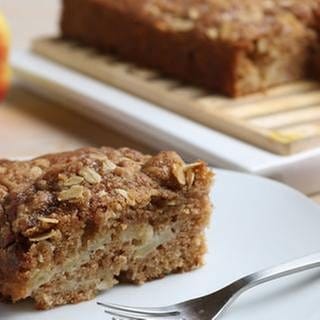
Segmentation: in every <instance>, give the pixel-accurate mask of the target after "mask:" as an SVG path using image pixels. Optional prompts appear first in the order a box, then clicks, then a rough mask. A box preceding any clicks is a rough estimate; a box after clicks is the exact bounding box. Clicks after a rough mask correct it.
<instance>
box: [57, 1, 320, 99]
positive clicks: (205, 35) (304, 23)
mask: <svg viewBox="0 0 320 320" xmlns="http://www.w3.org/2000/svg"><path fill="white" fill-rule="evenodd" d="M319 7H320V1H319V0H305V1H300V0H289V1H279V0H261V1H257V0H242V1H239V0H201V1H200V0H175V1H167V0H140V1H135V0H118V1H113V0H63V13H62V19H61V30H62V35H63V37H65V38H70V39H74V40H77V41H80V42H82V43H85V44H88V45H90V46H93V47H96V48H98V49H101V50H103V51H107V52H111V53H115V54H117V55H118V56H120V57H122V58H125V59H127V60H130V61H134V62H136V63H138V64H141V65H144V66H148V67H153V68H157V69H158V70H160V71H162V72H163V73H165V74H168V75H170V76H174V77H176V78H179V79H181V80H182V81H187V82H191V83H195V84H198V85H201V86H205V87H207V88H209V89H212V90H214V91H216V92H218V93H224V94H227V95H230V96H239V95H243V94H247V93H250V92H254V91H259V90H263V89H265V88H267V87H270V86H274V85H277V84H280V83H284V82H287V81H292V80H297V79H301V78H305V77H307V76H309V71H310V70H309V68H308V64H309V62H310V59H311V52H312V50H313V47H314V46H315V45H316V43H317V42H318V39H317V38H318V33H317V30H316V28H315V26H316V24H317V22H316V20H317V18H316V16H317V13H319Z"/></svg>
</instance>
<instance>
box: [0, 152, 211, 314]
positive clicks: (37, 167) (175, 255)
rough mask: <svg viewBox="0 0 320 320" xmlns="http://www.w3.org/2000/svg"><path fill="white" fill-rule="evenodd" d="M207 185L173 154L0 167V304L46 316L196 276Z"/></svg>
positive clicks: (70, 156)
mask: <svg viewBox="0 0 320 320" xmlns="http://www.w3.org/2000/svg"><path fill="white" fill-rule="evenodd" d="M212 178H213V174H212V172H211V170H210V169H209V168H208V167H207V165H206V164H205V163H204V162H202V161H197V162H195V163H192V164H186V163H184V161H183V160H182V159H181V158H180V157H179V156H178V154H176V153H175V152H169V151H166V152H160V153H158V154H156V155H154V156H149V155H144V154H141V153H140V152H138V151H134V150H131V149H127V148H122V149H118V150H115V149H112V148H106V147H104V148H100V149H95V148H85V149H79V150H76V151H72V152H67V153H59V154H52V155H46V156H42V157H40V158H37V159H33V160H30V161H8V160H0V295H2V296H3V297H5V298H8V299H9V300H12V301H18V300H21V299H24V298H28V297H32V298H33V299H34V300H35V301H36V304H37V307H38V308H40V309H48V308H52V307H54V306H56V305H61V304H67V303H76V302H80V301H83V300H88V299H91V298H93V297H95V295H96V294H97V293H98V292H99V291H101V290H106V289H109V288H111V287H112V286H114V285H115V284H116V283H118V282H121V281H126V282H128V281H129V282H133V283H140V284H142V283H144V282H145V281H148V280H152V279H156V278H161V277H163V276H165V275H167V274H170V273H173V272H185V271H190V270H193V269H195V268H198V267H200V266H201V265H202V264H203V257H204V254H205V252H206V242H205V235H204V230H205V228H206V226H207V225H208V223H209V218H210V215H211V209H212V208H211V204H210V197H209V192H210V187H211V182H212Z"/></svg>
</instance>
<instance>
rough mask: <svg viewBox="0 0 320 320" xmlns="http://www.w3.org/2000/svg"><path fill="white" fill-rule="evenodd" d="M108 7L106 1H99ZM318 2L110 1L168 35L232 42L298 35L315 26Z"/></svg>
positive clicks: (273, 0) (243, 0)
mask: <svg viewBox="0 0 320 320" xmlns="http://www.w3.org/2000/svg"><path fill="white" fill-rule="evenodd" d="M100 1H104V2H105V3H108V2H109V0H100ZM319 5H320V4H319V1H318V0H305V1H300V0H259V1H257V0H242V1H239V0H205V1H203V0H177V1H169V0H144V1H130V0H120V1H117V2H116V3H115V2H114V1H112V6H113V7H118V9H119V10H122V11H123V10H126V12H133V14H134V16H137V17H141V18H142V19H143V20H144V21H146V22H151V23H152V24H153V25H155V26H156V28H158V29H160V30H163V31H167V32H178V33H187V32H190V31H196V32H198V33H199V34H200V35H201V36H204V37H207V38H208V39H209V40H210V39H211V40H212V39H214V40H216V39H221V40H227V41H233V42H239V40H253V39H258V38H259V37H261V35H264V34H267V33H268V34H270V30H271V31H272V32H274V33H282V32H283V33H292V32H299V30H300V29H301V28H302V27H303V26H310V25H313V24H314V23H315V12H318V10H319Z"/></svg>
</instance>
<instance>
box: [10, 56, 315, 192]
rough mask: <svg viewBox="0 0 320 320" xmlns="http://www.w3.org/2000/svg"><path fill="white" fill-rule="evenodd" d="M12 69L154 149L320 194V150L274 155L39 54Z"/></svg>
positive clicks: (21, 60)
mask: <svg viewBox="0 0 320 320" xmlns="http://www.w3.org/2000/svg"><path fill="white" fill-rule="evenodd" d="M11 64H12V67H13V69H14V71H15V73H16V75H17V76H18V78H19V81H20V82H21V83H22V84H23V85H25V86H26V87H28V88H30V89H32V90H34V91H36V92H37V93H40V94H42V95H46V96H48V97H49V98H52V99H56V100H59V101H60V102H63V103H64V104H65V105H66V106H68V107H72V108H73V109H74V110H76V111H78V112H82V113H83V114H85V115H87V116H88V117H91V118H95V119H96V120H98V121H100V122H102V123H104V124H107V125H108V126H111V127H113V128H114V129H116V130H119V131H121V132H122V133H127V134H128V135H129V136H132V137H135V138H136V139H140V140H141V141H143V142H145V143H146V144H149V145H150V146H152V147H153V148H154V147H157V148H159V149H167V148H174V149H176V150H179V151H180V152H182V153H183V154H184V155H185V156H187V157H189V158H194V157H196V158H199V157H200V158H202V159H204V160H206V161H207V162H208V163H209V164H211V165H214V166H216V167H221V168H225V169H231V170H237V171H243V172H250V173H254V174H259V175H263V176H268V177H272V178H274V179H277V180H281V181H283V182H285V183H287V184H289V185H291V186H293V187H294V188H297V189H299V190H301V191H303V192H304V193H309V194H311V193H315V192H318V191H319V190H320V170H319V163H320V148H315V149H312V150H309V151H305V152H301V153H299V154H295V155H291V156H279V155H275V154H273V153H270V152H267V151H264V150H262V149H259V148H257V147H254V146H252V145H250V144H247V143H245V142H242V141H240V140H237V139H235V138H232V137H229V136H227V135H225V134H222V133H220V132H218V131H215V130H213V129H210V128H207V127H205V126H203V125H201V124H198V123H196V122H194V121H191V120H188V119H186V118H184V117H182V116H179V115H177V114H175V113H173V112H170V111H168V110H165V109H163V108H161V107H159V106H157V105H155V104H152V103H150V102H147V101H144V100H142V99H139V98H137V97H134V96H132V95H130V94H128V93H126V92H123V91H121V90H118V89H115V88H113V87H110V86H108V85H106V84H103V83H101V82H99V81H97V80H94V79H91V78H89V77H87V76H85V75H82V74H80V73H78V72H76V71H73V70H71V69H68V68H66V67H64V66H62V65H59V64H57V63H54V62H52V61H49V60H47V59H45V58H43V57H40V56H38V55H36V54H33V53H30V52H24V51H20V52H19V51H14V52H13V54H12V57H11Z"/></svg>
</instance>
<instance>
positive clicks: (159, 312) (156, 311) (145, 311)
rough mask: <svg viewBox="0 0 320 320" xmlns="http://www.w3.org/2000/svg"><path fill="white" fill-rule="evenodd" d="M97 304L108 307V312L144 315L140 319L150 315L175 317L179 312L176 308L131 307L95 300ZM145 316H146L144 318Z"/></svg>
mask: <svg viewBox="0 0 320 320" xmlns="http://www.w3.org/2000/svg"><path fill="white" fill-rule="evenodd" d="M97 304H98V305H100V306H103V307H105V308H107V309H108V312H109V311H111V312H113V313H114V312H116V313H118V314H120V313H122V312H125V313H127V314H128V315H129V314H131V316H132V315H133V316H139V317H144V318H141V319H150V317H152V316H153V317H176V316H178V315H180V312H179V311H177V310H170V309H166V308H133V307H127V306H122V305H118V304H112V303H102V302H97ZM109 313H110V312H109ZM145 316H147V318H145Z"/></svg>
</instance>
